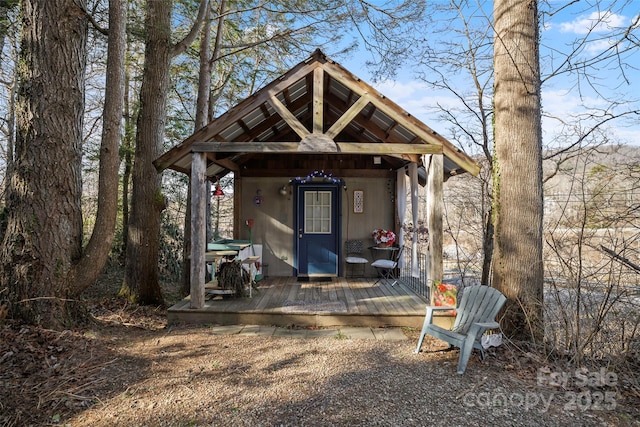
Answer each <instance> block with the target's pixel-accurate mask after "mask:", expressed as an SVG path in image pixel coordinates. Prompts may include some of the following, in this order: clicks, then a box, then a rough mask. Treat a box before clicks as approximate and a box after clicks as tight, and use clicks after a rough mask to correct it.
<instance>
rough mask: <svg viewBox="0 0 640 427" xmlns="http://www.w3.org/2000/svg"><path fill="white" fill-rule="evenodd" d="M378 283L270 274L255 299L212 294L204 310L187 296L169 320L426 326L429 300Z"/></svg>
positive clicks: (265, 323) (304, 325) (170, 321)
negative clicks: (306, 280) (191, 305)
mask: <svg viewBox="0 0 640 427" xmlns="http://www.w3.org/2000/svg"><path fill="white" fill-rule="evenodd" d="M375 281H376V278H348V279H347V278H344V277H336V278H333V279H332V280H330V281H308V282H305V281H298V279H297V278H296V277H267V278H264V279H263V280H261V281H259V282H258V289H257V290H256V289H254V290H253V297H252V298H227V299H222V298H221V297H216V298H215V299H209V298H208V299H207V300H206V302H205V306H204V307H203V308H201V309H192V308H190V307H189V298H186V299H184V300H182V301H180V302H178V303H177V304H175V305H174V306H172V307H171V308H169V310H168V314H167V315H168V322H169V323H210V324H220V325H229V324H234V325H235V324H239V325H275V326H291V325H295V326H301V327H309V326H317V327H328V326H370V327H384V326H408V327H413V328H421V327H422V322H423V320H424V315H425V306H426V305H427V304H428V301H426V300H425V299H424V298H423V297H422V296H419V295H417V294H416V293H414V292H413V291H412V290H411V289H409V288H408V287H406V286H404V285H403V284H401V283H399V284H396V285H395V286H391V282H390V281H385V280H382V281H380V282H378V283H377V284H375V285H374V283H375ZM443 320H444V319H443Z"/></svg>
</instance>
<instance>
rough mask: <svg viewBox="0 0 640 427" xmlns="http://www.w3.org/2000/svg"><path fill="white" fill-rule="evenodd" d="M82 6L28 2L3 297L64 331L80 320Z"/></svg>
mask: <svg viewBox="0 0 640 427" xmlns="http://www.w3.org/2000/svg"><path fill="white" fill-rule="evenodd" d="M85 9H86V5H85V2H84V1H81V0H59V1H55V2H52V1H50V0H25V1H23V2H22V10H21V15H22V16H21V18H22V24H23V28H22V46H21V51H20V64H21V66H20V68H19V71H18V72H19V81H20V86H19V89H18V93H17V103H16V145H15V161H14V164H13V168H12V170H11V175H10V176H9V179H10V184H9V194H8V196H7V211H8V218H7V231H6V233H5V236H4V239H3V242H2V248H1V249H0V289H5V288H6V289H8V290H9V296H8V299H9V301H10V312H11V315H12V316H14V317H19V318H22V319H24V320H25V321H28V322H31V323H35V324H42V325H46V326H47V327H58V326H62V325H65V324H67V323H68V322H69V320H70V319H71V317H72V316H74V315H75V314H76V310H75V308H74V305H75V301H73V299H74V298H76V297H77V287H75V286H74V277H72V276H73V275H72V272H73V266H74V263H75V262H77V261H78V259H79V258H80V255H81V252H82V212H81V203H80V201H81V192H82V182H81V160H82V123H83V120H82V119H83V115H84V78H85V65H86V58H87V31H88V26H87V25H88V19H87V16H86V14H85V13H84V10H85Z"/></svg>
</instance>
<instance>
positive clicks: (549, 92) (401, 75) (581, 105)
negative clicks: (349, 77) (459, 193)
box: [338, 0, 640, 146]
mask: <svg viewBox="0 0 640 427" xmlns="http://www.w3.org/2000/svg"><path fill="white" fill-rule="evenodd" d="M487 3H488V4H489V7H490V6H491V2H487ZM540 3H541V4H540V11H544V12H549V11H553V14H550V13H543V15H542V19H541V51H540V55H541V68H542V71H541V72H542V77H543V79H544V78H545V77H546V76H548V75H549V72H550V69H551V67H552V66H553V65H556V64H558V63H559V62H558V60H559V59H560V58H561V57H562V55H561V53H562V52H569V51H572V50H573V48H572V46H573V45H574V43H575V42H576V40H581V39H584V38H585V37H586V40H587V42H586V43H584V45H582V47H581V52H580V54H579V55H578V56H577V57H576V58H575V60H574V62H579V61H584V60H587V59H589V58H594V57H597V56H598V55H602V54H603V52H606V51H607V49H616V48H617V49H623V48H624V47H626V46H629V44H630V43H629V41H628V40H625V39H622V41H620V40H621V37H617V38H611V37H609V36H610V35H611V34H612V31H615V29H617V28H618V29H619V28H627V27H629V26H630V25H631V23H632V22H636V26H635V37H638V33H640V28H638V25H637V19H638V13H640V1H637V0H628V1H617V2H614V1H608V2H606V3H607V4H604V3H605V1H601V2H600V10H597V9H595V7H593V6H592V5H593V4H595V3H596V2H595V1H594V0H591V1H584V0H583V1H578V2H573V3H571V2H568V1H563V2H560V1H556V0H551V1H548V2H546V3H543V2H542V1H541V2H540ZM611 3H613V4H614V6H615V7H616V8H615V11H614V12H612V13H611V12H605V10H606V8H605V7H604V6H609V4H611ZM566 4H569V6H568V7H563V6H565V5H566ZM487 13H488V14H489V16H490V14H491V10H488V11H487ZM369 57H370V55H369V54H366V53H365V54H360V55H353V56H351V58H350V59H348V60H346V61H345V60H340V59H338V62H339V63H340V64H341V65H343V66H344V67H346V68H347V69H348V70H350V71H352V72H353V73H354V74H356V75H357V76H358V77H360V78H362V79H363V80H365V81H367V82H368V83H369V84H371V85H372V86H373V87H375V88H376V89H377V90H378V91H380V93H382V94H383V95H385V96H386V97H388V98H390V99H391V100H393V101H394V102H395V103H397V104H398V105H400V107H402V108H403V109H404V110H406V111H407V112H409V113H410V114H412V115H413V116H415V117H417V118H418V119H420V120H421V121H423V122H424V123H425V124H427V125H428V126H429V127H431V128H432V129H434V130H435V131H437V132H438V133H441V134H442V135H444V136H447V132H448V128H449V127H450V126H449V124H448V123H446V122H444V121H442V120H441V119H439V118H438V116H437V114H436V113H435V112H433V111H432V107H433V106H435V105H436V103H440V104H443V105H456V104H457V103H458V101H457V100H456V99H454V97H453V96H452V95H451V94H450V93H448V92H446V91H434V90H433V89H431V88H429V87H428V86H427V85H426V84H425V83H424V82H422V81H420V80H418V79H417V78H416V77H415V73H414V71H413V70H412V68H411V66H410V65H409V64H403V65H402V66H401V67H400V69H399V70H398V74H397V76H396V77H395V78H394V79H393V80H386V81H381V82H376V81H375V78H374V76H372V75H371V73H370V72H369V71H368V70H367V69H366V68H365V61H366V59H367V58H369ZM624 57H625V60H626V62H627V63H628V64H631V66H624V67H623V69H624V78H622V77H621V72H620V69H619V68H618V65H619V64H618V63H617V62H615V61H611V60H609V61H601V62H599V63H598V64H597V65H596V67H594V69H593V70H592V71H591V74H592V77H595V79H592V82H595V84H594V85H593V87H591V86H590V85H589V84H587V83H586V81H584V80H582V81H580V82H579V83H578V82H577V81H576V79H575V77H571V76H562V75H560V76H555V77H553V78H550V79H548V80H546V81H544V82H543V86H542V106H543V139H544V144H545V146H553V144H555V143H556V142H554V136H556V135H558V133H559V132H560V131H561V129H562V126H561V120H564V121H567V122H569V123H570V124H575V123H577V122H576V120H575V119H573V118H572V117H573V116H574V115H577V114H583V115H584V114H588V113H597V112H598V111H600V110H601V109H604V108H609V106H610V103H608V102H606V101H605V98H612V99H616V100H618V101H621V100H627V101H631V102H630V103H629V104H625V105H620V106H618V107H616V109H615V110H613V111H615V112H621V111H623V110H625V109H626V110H640V101H639V99H640V71H639V70H638V68H634V66H635V67H640V45H638V44H637V39H636V49H635V52H633V53H631V54H625V55H624ZM457 84H458V85H460V87H465V85H467V86H468V80H466V81H465V80H464V79H461V80H459V81H458V82H457ZM594 88H597V90H594ZM549 116H550V117H555V118H550V117H549ZM593 123H594V122H593V121H591V124H593ZM584 124H585V125H587V126H588V125H589V122H588V121H587V122H584ZM607 126H608V127H607V134H608V135H609V136H610V137H612V139H614V140H615V141H619V142H624V143H629V144H640V136H639V135H640V116H638V115H635V116H633V119H632V120H614V121H610V122H608V124H607Z"/></svg>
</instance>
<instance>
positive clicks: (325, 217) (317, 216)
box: [295, 184, 340, 277]
mask: <svg viewBox="0 0 640 427" xmlns="http://www.w3.org/2000/svg"><path fill="white" fill-rule="evenodd" d="M338 194H339V193H338V187H337V186H336V185H330V184H329V185H322V184H301V185H298V186H297V188H296V205H295V206H296V210H297V214H296V230H297V233H296V242H295V246H296V268H297V275H298V276H309V277H313V276H337V275H338V266H339V263H338V247H339V246H338V241H339V238H338V237H339V231H340V230H339V221H338V212H339V199H338Z"/></svg>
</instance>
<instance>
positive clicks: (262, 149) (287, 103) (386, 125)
mask: <svg viewBox="0 0 640 427" xmlns="http://www.w3.org/2000/svg"><path fill="white" fill-rule="evenodd" d="M193 151H200V152H206V153H207V176H214V175H215V176H217V177H220V176H224V175H226V174H227V173H228V172H230V171H234V172H238V171H239V170H240V168H241V167H243V163H244V162H246V161H248V160H249V159H251V157H252V156H255V155H256V153H262V154H265V153H266V154H271V155H305V154H307V155H308V154H329V155H368V156H374V155H375V156H383V157H384V158H385V161H386V162H387V163H389V165H390V166H392V167H393V168H396V169H397V168H399V167H402V166H403V165H404V164H406V163H408V162H416V163H418V165H419V166H422V160H421V158H422V156H421V155H422V154H443V155H444V171H445V179H446V178H447V177H448V176H452V175H457V174H460V173H464V172H469V173H471V174H474V175H476V174H477V173H478V172H479V170H480V166H479V164H478V163H476V162H475V161H474V160H473V159H471V158H470V157H468V156H467V155H466V154H464V153H463V152H462V151H461V150H459V149H457V148H456V147H455V146H454V145H453V144H451V142H449V141H448V140H447V139H445V138H444V137H442V136H441V135H439V134H438V133H437V132H435V131H433V130H432V129H431V128H429V127H428V126H427V125H425V124H424V123H422V122H421V121H419V120H418V119H416V118H415V117H413V116H411V115H410V114H409V113H407V112H406V111H404V110H403V109H402V108H400V107H399V106H398V105H397V104H395V103H394V102H393V101H391V100H390V99H388V98H386V97H385V96H384V95H381V94H380V93H378V92H377V91H376V90H375V89H374V88H373V87H371V86H370V85H368V84H367V83H365V82H363V81H362V80H360V79H359V78H358V77H356V76H354V75H353V74H351V73H350V72H349V71H347V70H346V69H345V68H343V67H342V66H341V65H339V64H337V63H336V62H334V61H332V60H330V59H328V58H327V57H326V56H325V55H324V54H323V53H322V52H321V51H320V50H316V51H315V52H314V53H313V54H312V55H311V56H310V57H309V58H308V59H306V60H305V61H303V62H301V63H299V64H298V65H296V66H295V67H293V68H292V69H291V70H289V71H288V72H287V73H285V74H284V75H282V76H281V77H279V78H277V79H276V80H274V81H273V82H271V83H269V84H268V85H267V86H265V87H263V88H262V89H260V90H259V91H257V92H256V93H254V94H253V95H251V96H249V97H248V98H246V99H245V100H243V101H242V102H240V103H239V104H238V105H236V106H235V107H233V108H231V109H230V110H228V111H227V112H226V113H224V114H223V115H221V116H220V117H218V118H216V119H215V120H213V121H211V122H210V123H209V124H207V125H206V126H205V127H203V128H202V129H200V130H198V131H197V132H195V133H194V134H192V135H191V136H189V137H188V138H187V139H185V140H184V141H182V142H181V143H180V144H178V145H176V146H175V147H173V148H172V149H170V150H169V151H167V152H166V153H164V154H163V155H162V156H160V157H159V158H158V159H156V161H155V162H154V164H155V166H156V168H157V169H158V171H162V170H164V169H167V168H169V169H174V170H176V171H180V172H184V173H189V172H190V168H191V158H192V156H191V153H192V152H193Z"/></svg>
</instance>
